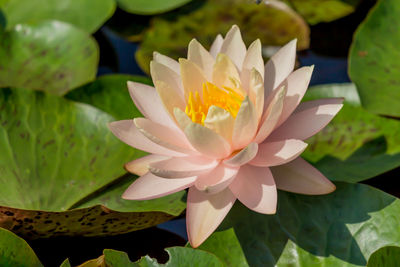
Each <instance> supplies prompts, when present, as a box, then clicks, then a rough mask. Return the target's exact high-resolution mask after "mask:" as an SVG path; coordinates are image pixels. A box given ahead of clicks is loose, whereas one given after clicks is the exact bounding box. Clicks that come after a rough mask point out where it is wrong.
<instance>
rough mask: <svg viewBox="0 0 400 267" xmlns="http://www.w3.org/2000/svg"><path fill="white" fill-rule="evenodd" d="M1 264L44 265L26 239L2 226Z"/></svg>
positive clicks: (37, 266)
mask: <svg viewBox="0 0 400 267" xmlns="http://www.w3.org/2000/svg"><path fill="white" fill-rule="evenodd" d="M0 266H4V267H7V266H10V267H25V266H30V267H39V266H40V267H41V266H43V265H42V263H40V261H39V259H38V258H37V257H36V255H35V252H33V250H32V249H31V247H30V246H29V245H28V243H26V241H25V240H23V239H22V238H20V237H18V236H17V235H15V234H13V233H12V232H10V231H8V230H6V229H3V228H0Z"/></svg>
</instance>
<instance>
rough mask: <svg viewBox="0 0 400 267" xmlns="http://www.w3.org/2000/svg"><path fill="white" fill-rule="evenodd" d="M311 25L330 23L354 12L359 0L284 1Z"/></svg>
mask: <svg viewBox="0 0 400 267" xmlns="http://www.w3.org/2000/svg"><path fill="white" fill-rule="evenodd" d="M285 2H286V3H288V4H289V5H290V6H291V7H293V9H295V10H296V11H297V12H298V13H299V14H300V15H302V16H303V17H304V18H305V20H307V22H308V23H310V24H311V25H314V24H317V23H320V22H331V21H333V20H336V19H339V18H342V17H344V16H347V15H349V14H351V13H353V12H354V10H355V8H356V7H357V5H358V4H359V2H360V0H285Z"/></svg>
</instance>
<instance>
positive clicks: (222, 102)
mask: <svg viewBox="0 0 400 267" xmlns="http://www.w3.org/2000/svg"><path fill="white" fill-rule="evenodd" d="M202 91H203V92H202V93H203V96H202V97H200V94H199V92H197V91H196V92H195V94H194V95H193V93H192V92H190V93H189V96H188V99H187V105H186V108H185V113H186V114H187V115H188V116H189V118H191V120H192V121H193V122H196V123H200V124H203V125H204V120H205V119H206V117H207V113H208V109H209V108H210V107H211V106H217V107H220V108H222V109H225V110H226V111H228V112H229V113H230V114H231V115H232V117H234V118H236V115H237V113H238V112H239V109H240V105H241V103H242V101H243V99H244V96H242V95H241V94H239V93H237V92H236V91H235V90H233V89H232V88H229V87H224V88H219V87H217V86H216V85H214V84H212V83H209V82H207V83H204V84H203V90H202Z"/></svg>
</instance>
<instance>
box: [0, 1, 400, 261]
mask: <svg viewBox="0 0 400 267" xmlns="http://www.w3.org/2000/svg"><path fill="white" fill-rule="evenodd" d="M399 16H400V2H399V1H398V0H379V1H375V0H266V1H255V0H254V1H253V0H169V1H163V0H151V1H150V0H103V1H97V0H65V1H57V0H0V184H1V186H0V266H43V265H44V266H60V265H61V266H76V265H78V264H83V265H82V266H188V265H196V266H274V265H276V266H365V265H366V264H368V266H395V265H391V264H394V263H396V262H398V261H397V259H398V258H399V255H400V253H399V249H398V247H397V246H400V236H399V231H398V228H399V223H398V222H399V220H400V218H398V216H399V214H400V204H399V200H398V197H399V196H400V190H399V188H397V186H395V181H396V180H395V179H396V177H398V176H399V173H400V169H399V166H400V139H399V136H400V122H399V117H400V75H399V74H400V73H399V69H400V66H399V62H400V53H399V51H398V49H397V47H398V44H399V43H400V31H399V26H400V25H399V21H398V19H397V18H398V17H399ZM233 24H237V25H238V26H239V27H240V28H241V31H242V35H243V38H244V41H245V43H246V45H249V44H250V43H251V42H252V41H253V40H255V39H260V40H261V42H262V44H263V56H264V60H265V62H266V61H267V60H268V58H269V57H270V56H271V55H272V54H273V53H274V51H276V50H277V49H278V48H279V47H280V46H282V45H284V44H285V43H287V42H288V41H290V40H292V39H294V38H297V39H298V47H297V49H298V57H297V63H296V66H297V67H300V66H303V65H311V64H315V72H314V75H313V79H312V81H311V84H312V85H313V86H311V87H310V89H309V90H308V92H307V94H306V96H305V98H304V100H305V101H307V100H312V99H316V98H322V97H345V104H344V107H343V109H342V111H341V112H340V113H339V114H338V116H337V117H336V118H335V119H334V120H333V121H332V123H331V124H330V125H328V126H327V127H326V128H325V129H324V130H323V131H321V132H320V133H318V134H317V135H316V136H314V137H312V138H311V139H309V140H308V143H309V147H308V149H307V150H306V151H305V153H304V154H303V157H304V158H305V159H307V160H308V161H309V162H311V163H312V164H314V165H315V166H316V167H317V168H318V169H319V170H321V172H323V173H324V174H325V175H326V176H327V177H328V178H329V179H331V180H332V181H334V182H335V183H336V185H337V190H336V192H335V193H333V194H330V195H328V196H312V197H311V196H299V195H295V194H291V193H285V192H280V193H279V206H278V212H277V214H276V215H274V216H266V215H260V214H255V213H254V212H251V211H248V210H246V209H244V208H243V207H242V206H241V205H240V204H237V205H235V207H234V209H233V210H232V212H231V214H230V215H229V216H228V217H227V219H226V220H225V222H224V223H223V225H222V226H221V227H220V228H219V230H218V231H217V232H215V233H214V234H213V235H212V236H211V237H210V239H209V240H207V242H206V243H204V245H202V246H201V247H200V249H192V248H188V247H185V243H186V240H185V238H186V236H185V233H184V232H185V226H184V219H182V218H183V216H184V209H185V197H186V193H185V192H184V191H183V192H178V193H176V194H173V195H171V196H167V197H163V198H160V199H156V200H149V201H126V200H122V199H121V197H120V196H121V194H122V192H123V191H124V190H125V189H126V188H127V186H128V185H129V184H130V183H131V182H132V181H133V180H134V179H136V177H135V176H133V175H129V174H127V173H126V171H125V170H124V168H123V164H124V163H126V162H128V161H130V160H133V159H135V158H138V157H141V156H143V155H144V152H142V151H138V150H135V149H133V148H130V147H128V146H126V145H124V144H122V143H121V142H119V141H118V140H117V139H116V138H115V137H114V136H113V135H111V134H110V132H109V130H108V129H107V123H109V122H111V121H114V120H122V119H131V118H133V117H140V116H141V114H140V112H139V111H138V109H137V108H136V107H135V106H134V105H133V103H132V101H131V99H130V97H129V93H128V91H127V89H126V82H127V81H129V80H131V81H136V82H141V83H146V84H150V85H151V79H150V78H149V77H148V73H149V62H150V60H151V58H152V54H153V52H154V51H158V52H160V53H162V54H165V55H168V56H170V57H172V58H175V59H178V58H179V57H185V56H186V53H187V44H188V43H189V41H190V40H191V39H192V38H196V39H198V40H199V41H200V42H201V43H202V44H203V45H204V46H205V47H206V48H209V47H210V45H211V43H212V41H213V40H214V38H215V36H216V35H217V34H223V35H224V34H225V33H226V32H227V30H228V29H229V28H230V27H231V26H232V25H233ZM347 68H348V73H349V75H348V74H347ZM360 182H362V183H363V184H360ZM374 187H377V188H378V189H381V190H384V191H386V193H385V192H383V191H381V190H378V189H376V188H374ZM388 193H390V194H388ZM249 218H251V219H249ZM166 221H169V222H167V223H166V224H161V225H160V223H163V222H166ZM157 225H158V227H154V226H157ZM146 228H147V229H146ZM163 229H167V230H168V231H166V230H163ZM27 242H28V243H27ZM165 248H167V249H166V250H164V249H165ZM103 250H104V251H103ZM144 255H148V256H145V257H143V258H141V256H144ZM67 258H69V259H67ZM163 263H165V265H163Z"/></svg>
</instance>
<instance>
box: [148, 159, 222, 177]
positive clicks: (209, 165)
mask: <svg viewBox="0 0 400 267" xmlns="http://www.w3.org/2000/svg"><path fill="white" fill-rule="evenodd" d="M217 165H218V161H216V160H212V159H208V158H204V157H182V158H171V159H166V160H163V161H158V162H154V163H151V164H150V166H149V171H150V172H151V173H153V174H154V175H157V176H159V177H164V178H185V177H191V176H197V175H201V174H202V173H205V172H209V171H211V170H213V169H214V168H215V167H216V166H217Z"/></svg>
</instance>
